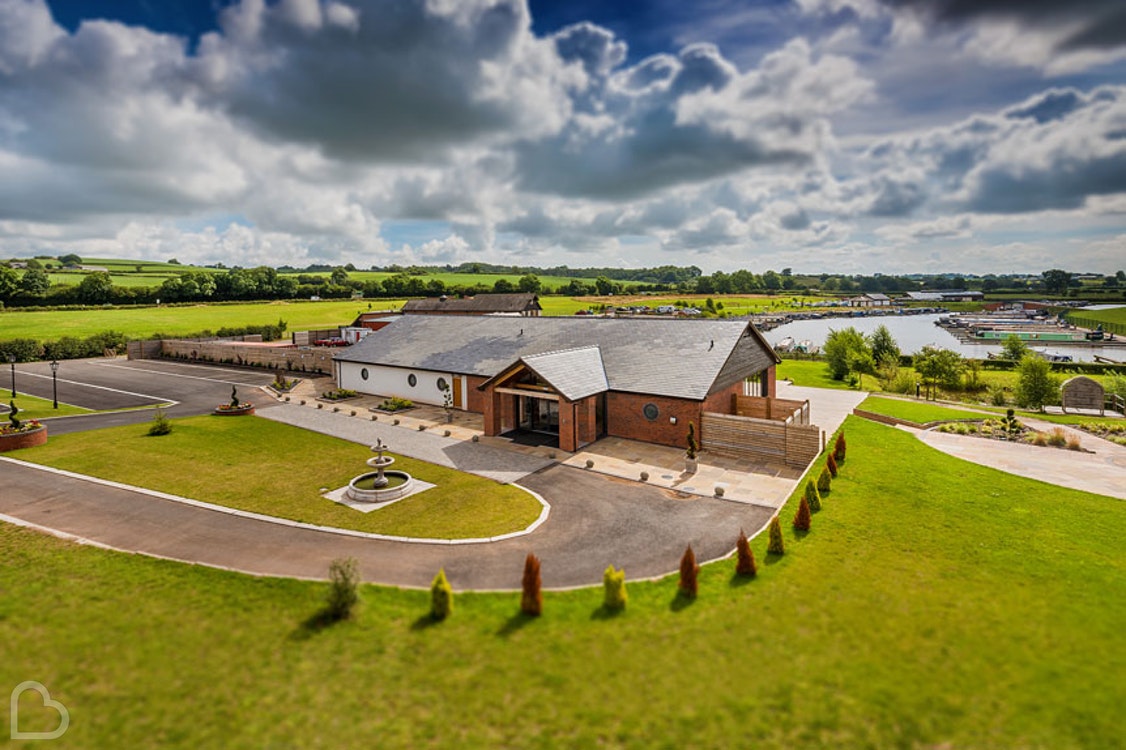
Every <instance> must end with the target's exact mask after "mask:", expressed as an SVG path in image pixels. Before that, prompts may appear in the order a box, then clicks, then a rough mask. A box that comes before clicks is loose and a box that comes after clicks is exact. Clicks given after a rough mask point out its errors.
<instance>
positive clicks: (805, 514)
mask: <svg viewBox="0 0 1126 750" xmlns="http://www.w3.org/2000/svg"><path fill="white" fill-rule="evenodd" d="M811 521H812V518H811V516H810V513H809V501H808V500H806V499H805V495H802V498H801V502H799V503H798V511H797V513H795V514H794V528H795V529H797V530H798V531H809V524H810V523H811Z"/></svg>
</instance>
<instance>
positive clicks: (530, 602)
mask: <svg viewBox="0 0 1126 750" xmlns="http://www.w3.org/2000/svg"><path fill="white" fill-rule="evenodd" d="M542 587H543V581H542V580H541V578H540V559H539V558H538V557H536V556H535V555H533V554H532V553H531V552H529V553H528V556H527V557H526V558H524V581H523V585H522V593H521V595H520V611H521V612H523V613H524V614H526V615H531V616H532V617H539V616H540V615H541V614H543V591H542Z"/></svg>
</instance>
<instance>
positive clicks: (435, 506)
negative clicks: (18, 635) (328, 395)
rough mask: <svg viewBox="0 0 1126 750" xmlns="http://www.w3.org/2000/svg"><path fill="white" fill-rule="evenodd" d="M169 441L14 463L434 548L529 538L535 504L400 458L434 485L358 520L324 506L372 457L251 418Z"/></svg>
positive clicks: (99, 442) (192, 424) (81, 442)
mask: <svg viewBox="0 0 1126 750" xmlns="http://www.w3.org/2000/svg"><path fill="white" fill-rule="evenodd" d="M173 424H174V425H175V427H174V429H173V431H172V433H171V434H170V435H165V436H162V437H150V436H148V435H147V434H146V433H147V430H148V428H147V425H130V426H126V427H114V428H110V429H106V430H98V431H94V432H81V433H74V434H70V435H59V436H55V437H52V438H51V439H50V441H49V442H48V443H47V445H44V446H41V447H39V448H28V449H26V450H22V451H13V452H12V453H11V454H9V455H11V456H12V457H13V458H20V459H23V460H25V461H33V462H35V463H40V464H45V465H48V466H54V467H56V468H60V469H66V470H68V471H75V472H78V473H81V474H89V475H92V476H96V477H100V478H102V479H113V480H115V481H119V482H125V483H126V484H132V485H136V486H138V487H146V488H148V489H153V490H159V491H161V492H169V493H172V494H176V495H182V496H185V497H190V498H193V499H195V500H202V501H204V502H209V503H216V504H218V505H226V506H228V507H232V508H240V509H242V510H249V511H254V512H255V513H265V514H268V515H272V516H278V517H281V518H289V519H292V520H294V521H303V522H305V523H313V524H318V525H322V526H336V527H339V528H347V529H356V530H359V531H370V532H375V533H379V534H393V535H396V536H413V537H429V538H438V539H467V538H476V537H489V536H496V535H498V534H506V533H509V532H512V531H519V530H521V529H525V528H527V527H528V525H529V524H531V523H532V522H533V521H535V520H536V518H537V517H538V516H539V514H540V510H541V508H542V506H541V505H540V504H539V502H538V501H537V500H536V499H535V498H533V497H532V496H531V495H529V494H528V493H527V492H524V491H523V490H521V489H518V488H516V487H513V486H511V485H501V484H498V483H496V482H493V481H491V480H488V479H482V478H481V477H477V476H474V475H472V474H465V473H463V472H460V471H454V470H453V469H447V468H445V467H442V466H435V465H433V464H427V463H424V462H421V461H415V460H414V459H410V458H406V457H402V456H396V457H395V458H396V462H395V467H394V468H396V469H402V470H403V471H406V472H408V473H409V474H410V475H411V476H413V477H416V478H418V479H421V480H424V481H427V482H430V483H431V484H434V485H437V486H436V487H435V488H433V489H430V490H427V491H425V492H420V493H418V494H417V495H413V496H411V497H409V498H407V499H405V500H400V501H398V502H396V503H394V504H392V505H389V506H387V507H386V508H380V509H379V510H375V511H372V512H370V513H360V512H359V511H356V510H352V509H351V508H348V507H345V506H343V505H340V504H339V503H334V502H332V501H331V500H326V499H325V498H323V497H321V493H320V491H319V490H320V488H321V487H327V488H329V489H336V488H338V487H343V486H345V485H347V484H348V481H349V480H350V479H351V478H352V477H354V476H357V475H359V474H362V473H364V472H367V471H371V469H370V468H368V467H367V466H365V465H364V462H365V461H366V460H367V459H368V458H370V457H371V456H372V455H373V454H372V453H371V451H369V450H368V449H367V448H365V447H364V446H362V445H357V444H355V443H349V442H346V441H344V440H339V439H337V438H332V437H328V436H326V435H320V434H318V433H312V432H306V431H304V430H300V429H298V428H296V427H290V426H289V425H284V424H279V423H277V422H271V421H269V420H266V419H258V418H253V417H241V418H234V417H213V416H204V417H190V418H187V419H177V420H173Z"/></svg>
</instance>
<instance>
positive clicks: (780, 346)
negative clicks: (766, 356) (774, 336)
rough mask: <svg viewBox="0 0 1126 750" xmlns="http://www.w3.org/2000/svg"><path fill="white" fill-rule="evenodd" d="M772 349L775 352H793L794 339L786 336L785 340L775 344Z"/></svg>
mask: <svg viewBox="0 0 1126 750" xmlns="http://www.w3.org/2000/svg"><path fill="white" fill-rule="evenodd" d="M774 349H775V351H779V352H789V351H793V349H794V337H793V336H787V337H786V338H784V339H782V340H781V341H779V342H778V343H777V344H775V345H774Z"/></svg>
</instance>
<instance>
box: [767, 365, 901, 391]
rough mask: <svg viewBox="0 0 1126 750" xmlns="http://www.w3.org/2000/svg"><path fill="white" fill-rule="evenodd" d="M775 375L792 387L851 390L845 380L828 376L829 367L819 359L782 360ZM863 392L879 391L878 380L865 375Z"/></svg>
mask: <svg viewBox="0 0 1126 750" xmlns="http://www.w3.org/2000/svg"><path fill="white" fill-rule="evenodd" d="M777 373H778V379H779V380H790V381H793V383H794V385H802V386H809V387H812V388H836V389H838V390H846V391H847V390H852V388H851V387H850V386H849V384H848V381H847V380H833V378H832V377H830V375H829V365H827V364H825V362H824V361H823V360H819V359H784V360H782V364H780V365H778V368H777ZM864 390H869V391H878V390H880V381H879V379H878V378H874V377H872V376H870V375H865V376H864Z"/></svg>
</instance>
